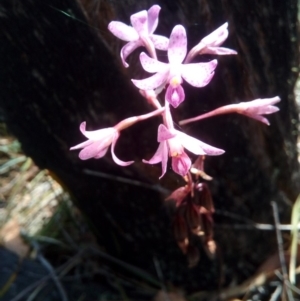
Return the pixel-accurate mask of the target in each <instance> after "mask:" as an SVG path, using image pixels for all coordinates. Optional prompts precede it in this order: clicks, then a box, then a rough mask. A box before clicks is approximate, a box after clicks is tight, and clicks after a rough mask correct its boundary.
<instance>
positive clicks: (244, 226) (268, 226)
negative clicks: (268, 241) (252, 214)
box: [215, 223, 300, 231]
mask: <svg viewBox="0 0 300 301" xmlns="http://www.w3.org/2000/svg"><path fill="white" fill-rule="evenodd" d="M215 225H216V226H217V227H218V228H219V227H220V228H228V229H236V230H239V229H240V230H264V231H274V230H275V226H274V225H271V224H256V223H254V224H234V225H227V224H215ZM278 229H279V230H280V231H291V230H292V229H294V228H293V225H283V224H279V225H278ZM297 229H298V230H300V224H298V226H297Z"/></svg>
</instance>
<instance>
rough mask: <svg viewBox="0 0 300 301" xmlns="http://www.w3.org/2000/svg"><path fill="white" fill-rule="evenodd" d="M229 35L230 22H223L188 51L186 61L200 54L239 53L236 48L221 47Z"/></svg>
mask: <svg viewBox="0 0 300 301" xmlns="http://www.w3.org/2000/svg"><path fill="white" fill-rule="evenodd" d="M227 37H228V23H225V24H223V25H222V26H220V27H219V28H217V29H216V30H215V31H213V32H212V33H211V34H209V35H208V36H206V37H205V38H203V39H202V40H201V41H200V42H199V43H198V44H197V45H196V46H195V47H193V48H192V49H191V50H190V52H189V53H188V55H187V57H186V59H185V62H186V63H188V62H190V61H191V60H192V59H193V58H194V57H195V56H196V55H199V54H217V55H231V54H237V52H236V51H235V50H232V49H229V48H225V47H219V46H220V45H221V44H223V43H224V41H225V40H226V39H227Z"/></svg>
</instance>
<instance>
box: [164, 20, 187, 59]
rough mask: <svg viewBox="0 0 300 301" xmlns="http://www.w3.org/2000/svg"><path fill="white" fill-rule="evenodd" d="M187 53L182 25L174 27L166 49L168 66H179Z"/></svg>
mask: <svg viewBox="0 0 300 301" xmlns="http://www.w3.org/2000/svg"><path fill="white" fill-rule="evenodd" d="M186 51H187V39H186V32H185V29H184V27H183V26H182V25H176V26H175V27H174V28H173V30H172V33H171V36H170V40H169V47H168V58H169V63H170V64H180V63H182V61H183V60H184V58H185V56H186Z"/></svg>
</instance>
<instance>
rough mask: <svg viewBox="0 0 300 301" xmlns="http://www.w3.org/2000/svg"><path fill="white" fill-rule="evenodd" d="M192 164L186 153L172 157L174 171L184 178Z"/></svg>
mask: <svg viewBox="0 0 300 301" xmlns="http://www.w3.org/2000/svg"><path fill="white" fill-rule="evenodd" d="M191 164H192V162H191V159H190V158H189V156H188V155H187V154H186V153H185V152H183V153H182V154H181V155H179V156H175V157H172V169H173V170H174V171H175V172H176V173H178V174H179V175H181V176H182V177H184V176H185V175H186V174H187V173H188V171H189V170H190V168H191Z"/></svg>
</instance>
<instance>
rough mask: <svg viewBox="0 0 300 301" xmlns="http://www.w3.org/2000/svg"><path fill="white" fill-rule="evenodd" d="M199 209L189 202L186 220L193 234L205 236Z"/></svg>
mask: <svg viewBox="0 0 300 301" xmlns="http://www.w3.org/2000/svg"><path fill="white" fill-rule="evenodd" d="M199 209H200V208H199V207H198V206H196V205H194V204H193V203H192V202H189V203H188V204H187V206H186V220H187V223H188V225H189V227H190V229H191V231H192V233H193V234H196V235H198V236H201V235H204V232H203V230H202V222H201V215H200V212H199Z"/></svg>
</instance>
